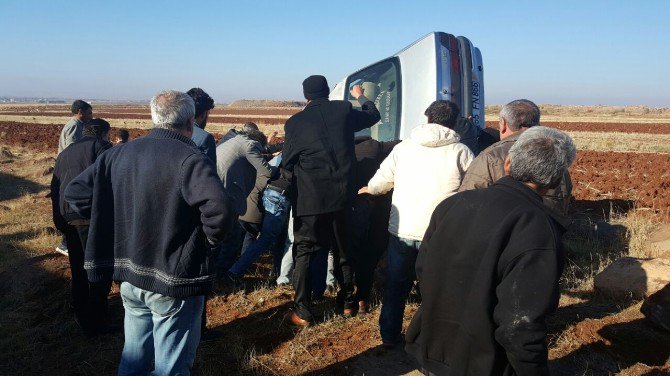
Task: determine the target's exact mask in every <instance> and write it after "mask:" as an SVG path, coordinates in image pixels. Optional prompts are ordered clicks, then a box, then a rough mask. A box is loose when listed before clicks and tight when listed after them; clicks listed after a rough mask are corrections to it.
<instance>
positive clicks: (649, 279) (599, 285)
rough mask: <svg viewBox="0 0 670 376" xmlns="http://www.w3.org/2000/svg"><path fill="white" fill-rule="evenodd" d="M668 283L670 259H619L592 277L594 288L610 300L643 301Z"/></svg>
mask: <svg viewBox="0 0 670 376" xmlns="http://www.w3.org/2000/svg"><path fill="white" fill-rule="evenodd" d="M669 283H670V258H665V257H659V258H655V259H639V258H634V257H622V258H620V259H619V260H617V261H615V262H613V263H612V264H610V265H609V266H608V267H607V268H605V270H603V271H602V272H600V273H599V274H598V275H596V277H595V280H594V284H595V288H596V289H597V290H598V291H600V292H602V293H604V294H606V295H609V296H612V297H617V298H627V297H632V298H635V299H644V298H646V297H648V296H650V295H651V294H653V293H655V292H657V291H659V290H660V289H662V288H663V287H665V286H666V285H667V284H669Z"/></svg>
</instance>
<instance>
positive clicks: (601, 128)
mask: <svg viewBox="0 0 670 376" xmlns="http://www.w3.org/2000/svg"><path fill="white" fill-rule="evenodd" d="M542 125H544V126H547V127H552V128H557V129H560V130H562V131H570V132H622V133H648V134H670V123H653V124H639V123H595V122H566V121H546V122H545V121H543V122H542ZM486 127H488V128H494V129H498V122H497V121H487V122H486Z"/></svg>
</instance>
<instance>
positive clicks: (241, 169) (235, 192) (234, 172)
mask: <svg viewBox="0 0 670 376" xmlns="http://www.w3.org/2000/svg"><path fill="white" fill-rule="evenodd" d="M266 144H267V138H266V137H265V135H264V134H263V133H262V132H260V131H257V130H249V131H247V132H239V133H237V134H236V135H235V136H234V137H232V138H230V139H228V140H227V141H225V142H223V143H222V144H219V146H217V147H216V172H217V173H218V174H219V178H221V180H222V181H223V186H224V188H225V189H226V193H228V195H229V196H230V197H231V199H232V209H233V211H234V212H235V213H236V214H237V215H238V216H243V215H245V213H246V212H247V196H249V194H250V193H251V191H252V189H253V188H254V185H255V183H256V179H257V178H258V179H259V180H265V182H267V181H268V180H269V179H270V176H271V175H272V169H271V167H270V165H269V164H268V162H267V161H266V160H265V158H263V155H262V153H263V150H264V148H265V145H266ZM234 227H235V229H234V230H232V231H231V233H230V235H229V236H227V237H226V239H225V240H224V241H223V244H221V252H220V254H219V257H218V260H217V269H218V271H219V274H225V271H227V270H228V269H229V268H230V267H231V266H232V265H233V263H234V262H235V258H236V256H237V253H238V252H239V250H240V248H241V247H242V238H243V237H244V231H242V229H241V226H240V225H239V224H236V225H234Z"/></svg>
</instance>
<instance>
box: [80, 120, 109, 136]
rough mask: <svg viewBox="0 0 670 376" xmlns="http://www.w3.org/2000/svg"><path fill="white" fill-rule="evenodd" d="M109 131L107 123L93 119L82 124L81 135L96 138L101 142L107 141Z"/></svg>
mask: <svg viewBox="0 0 670 376" xmlns="http://www.w3.org/2000/svg"><path fill="white" fill-rule="evenodd" d="M109 129H110V126H109V123H108V122H106V121H105V120H104V119H100V118H95V119H91V121H89V122H88V123H86V124H84V129H83V130H82V134H83V135H84V136H89V137H96V138H99V139H101V140H105V141H109Z"/></svg>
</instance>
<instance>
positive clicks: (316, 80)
mask: <svg viewBox="0 0 670 376" xmlns="http://www.w3.org/2000/svg"><path fill="white" fill-rule="evenodd" d="M302 85H303V92H304V94H305V98H306V99H307V101H308V102H307V106H305V109H304V110H302V111H300V112H299V113H297V114H295V115H293V116H292V117H291V118H290V119H288V121H287V122H286V125H285V126H284V133H285V134H286V139H285V142H284V154H283V160H282V165H283V168H284V169H285V170H287V171H289V172H292V174H293V184H294V185H295V190H294V192H295V194H296V195H295V198H294V200H293V214H294V217H295V219H294V223H293V229H294V239H295V241H294V245H293V250H294V258H295V270H294V272H293V273H294V274H293V284H294V288H295V291H296V293H295V304H296V310H295V311H294V312H293V313H292V315H291V320H292V321H293V322H294V323H296V324H298V325H303V326H307V325H309V324H310V323H311V322H312V320H313V318H312V313H311V312H310V306H311V296H310V294H311V286H310V280H311V279H310V278H311V277H310V275H309V274H310V271H309V264H310V262H311V261H312V259H313V258H314V256H315V255H316V254H317V253H318V252H324V251H327V250H328V249H331V248H332V249H333V250H334V253H335V254H336V255H337V256H338V258H339V266H340V269H341V273H338V274H339V275H340V281H339V282H340V286H341V287H342V289H341V291H340V294H339V296H338V302H340V303H341V304H342V305H343V308H344V313H345V315H347V314H351V313H352V310H353V309H354V304H355V297H354V294H353V291H354V282H353V270H352V267H353V266H352V264H351V262H350V261H351V254H350V251H349V246H348V244H347V242H348V238H347V232H348V230H347V227H348V223H347V221H348V219H347V216H348V214H349V210H347V209H350V207H351V203H352V200H353V198H354V197H355V194H356V189H355V171H354V170H355V164H356V156H355V154H354V133H355V132H358V131H360V130H362V129H365V128H369V127H371V126H372V125H374V124H375V123H377V122H378V121H379V119H380V115H379V111H378V110H377V108H376V107H375V104H374V103H373V102H372V101H371V100H369V99H368V98H366V97H365V96H364V95H363V89H361V87H360V86H354V87H353V88H352V90H351V95H352V97H354V98H356V99H357V100H358V102H359V103H360V104H361V109H362V111H358V110H355V109H353V108H352V105H351V103H350V102H347V101H329V100H328V94H329V93H330V90H329V89H328V82H327V81H326V78H325V77H323V76H310V77H307V79H305V81H304V82H303V83H302Z"/></svg>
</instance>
